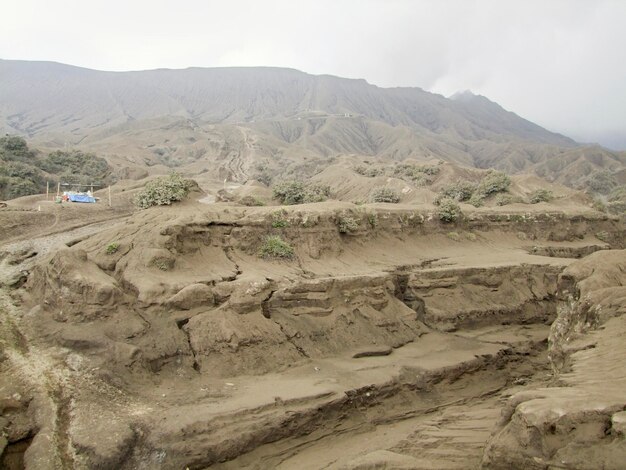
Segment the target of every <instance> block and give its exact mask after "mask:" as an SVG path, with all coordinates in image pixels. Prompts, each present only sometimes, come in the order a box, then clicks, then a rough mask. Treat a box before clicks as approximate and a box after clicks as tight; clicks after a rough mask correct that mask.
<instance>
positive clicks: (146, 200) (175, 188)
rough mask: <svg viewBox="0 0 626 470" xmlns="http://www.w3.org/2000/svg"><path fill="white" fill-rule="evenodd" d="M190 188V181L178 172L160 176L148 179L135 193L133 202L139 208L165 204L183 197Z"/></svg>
mask: <svg viewBox="0 0 626 470" xmlns="http://www.w3.org/2000/svg"><path fill="white" fill-rule="evenodd" d="M190 189H191V181H190V180H187V179H185V178H183V177H182V176H181V175H180V174H179V173H172V174H170V175H169V176H160V177H159V178H156V179H154V180H152V181H149V182H148V183H147V184H146V186H145V187H144V188H143V189H142V190H141V191H140V192H139V194H137V197H136V198H135V204H136V205H137V206H139V207H140V208H141V209H147V208H148V207H152V206H167V205H170V204H171V203H172V202H176V201H182V200H183V199H185V198H186V197H187V195H188V194H189V190H190Z"/></svg>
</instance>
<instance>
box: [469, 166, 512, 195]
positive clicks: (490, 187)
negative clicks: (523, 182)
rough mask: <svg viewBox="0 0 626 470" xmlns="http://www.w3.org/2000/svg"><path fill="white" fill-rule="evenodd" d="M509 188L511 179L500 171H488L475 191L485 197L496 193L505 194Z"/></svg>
mask: <svg viewBox="0 0 626 470" xmlns="http://www.w3.org/2000/svg"><path fill="white" fill-rule="evenodd" d="M509 186H511V178H509V176H508V175H506V174H504V173H502V172H501V171H495V170H489V171H488V172H487V174H486V175H485V177H484V178H483V179H482V181H481V182H480V184H479V185H478V188H477V189H476V191H477V192H478V193H479V194H482V195H483V196H485V197H487V196H490V195H492V194H496V193H503V192H506V191H507V190H508V189H509Z"/></svg>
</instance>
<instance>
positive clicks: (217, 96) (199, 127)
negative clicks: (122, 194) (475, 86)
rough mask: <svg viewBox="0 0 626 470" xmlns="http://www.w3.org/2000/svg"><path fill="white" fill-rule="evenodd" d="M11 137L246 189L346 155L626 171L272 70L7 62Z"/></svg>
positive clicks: (567, 146) (569, 178) (454, 103)
mask: <svg viewBox="0 0 626 470" xmlns="http://www.w3.org/2000/svg"><path fill="white" fill-rule="evenodd" d="M0 129H2V130H3V131H4V132H9V133H18V134H23V135H26V136H28V137H30V138H31V139H33V140H34V141H35V142H36V143H37V144H40V145H42V146H44V147H46V146H47V147H52V148H53V147H59V146H65V145H68V144H69V145H75V146H79V147H81V148H85V149H89V150H95V151H98V152H99V153H102V154H104V155H106V156H108V157H109V159H110V161H112V162H113V163H114V164H116V165H118V166H129V167H133V166H136V167H144V168H145V167H146V166H154V165H157V164H163V165H165V166H168V167H182V168H183V169H187V167H189V168H188V169H189V170H195V171H199V170H202V169H207V168H211V169H219V170H218V171H217V176H220V177H222V176H226V177H228V178H230V179H232V180H237V181H242V180H245V179H247V178H249V177H253V176H254V167H255V166H256V165H258V164H259V162H263V161H266V164H267V165H269V166H270V167H271V168H272V169H273V170H278V169H284V168H285V167H287V166H289V164H293V163H294V162H296V163H301V162H302V161H303V160H304V159H305V158H309V159H318V160H319V161H320V162H321V163H322V164H323V163H324V162H325V161H327V159H328V158H329V157H333V156H336V155H338V154H355V155H362V156H377V157H380V158H392V159H395V160H398V159H404V158H408V157H411V158H416V159H426V158H433V157H436V158H441V159H443V160H446V161H450V162H455V163H459V164H463V165H466V166H475V167H479V168H487V167H495V168H498V169H502V170H505V171H507V172H512V173H515V172H533V171H534V172H536V173H538V174H541V175H542V176H545V177H548V178H550V179H555V180H558V181H559V182H567V183H569V184H572V183H574V182H576V181H577V180H579V179H581V178H582V177H583V176H586V175H587V174H589V173H590V172H592V171H594V170H595V169H599V168H608V169H610V170H615V171H617V170H619V169H620V168H623V167H624V164H625V163H626V154H624V153H619V152H610V151H607V150H605V149H602V148H600V147H583V146H580V145H578V144H577V143H576V142H574V141H573V140H571V139H569V138H567V137H564V136H562V135H559V134H554V133H552V132H549V131H547V130H545V129H543V128H541V127H540V126H537V125H536V124H533V123H531V122H529V121H527V120H525V119H522V118H520V117H519V116H517V115H515V114H514V113H510V112H507V111H506V110H504V109H502V108H501V107H500V106H499V105H497V104H496V103H493V102H491V101H489V100H488V99H487V98H485V97H482V96H476V95H473V94H471V93H469V92H465V93H461V94H457V95H455V96H453V97H452V98H451V99H447V98H444V97H443V96H440V95H436V94H432V93H428V92H426V91H424V90H421V89H419V88H390V89H385V88H379V87H377V86H374V85H370V84H368V83H367V82H366V81H364V80H350V79H344V78H339V77H334V76H328V75H320V76H314V75H309V74H306V73H303V72H299V71H297V70H292V69H281V68H269V67H257V68H217V69H203V68H190V69H185V70H163V69H160V70H151V71H142V72H119V73H117V72H101V71H95V70H88V69H83V68H78V67H72V66H68V65H62V64H57V63H50V62H23V61H7V60H0ZM159 171H163V169H161V170H159Z"/></svg>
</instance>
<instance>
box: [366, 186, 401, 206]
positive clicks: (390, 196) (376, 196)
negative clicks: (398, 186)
mask: <svg viewBox="0 0 626 470" xmlns="http://www.w3.org/2000/svg"><path fill="white" fill-rule="evenodd" d="M370 200H371V201H372V202H391V203H393V204H397V203H398V202H400V194H398V192H397V191H396V190H395V189H393V188H387V187H381V188H376V189H374V190H373V191H372V193H371V195H370Z"/></svg>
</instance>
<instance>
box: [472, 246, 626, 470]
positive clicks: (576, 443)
mask: <svg viewBox="0 0 626 470" xmlns="http://www.w3.org/2000/svg"><path fill="white" fill-rule="evenodd" d="M558 295H559V299H560V302H559V312H558V315H559V316H558V318H557V320H556V321H555V323H554V325H553V327H552V332H551V335H550V348H551V349H550V354H551V359H552V361H553V368H554V370H555V372H557V373H558V372H560V373H561V375H560V379H561V381H562V382H563V383H564V385H565V386H564V387H554V388H542V389H538V390H534V391H526V392H522V393H519V394H516V395H513V397H512V398H511V399H510V401H509V404H508V405H507V407H505V410H504V412H503V417H502V421H501V425H500V429H499V430H498V431H497V432H496V433H495V435H494V436H493V437H492V439H491V441H490V442H489V443H488V445H487V447H486V449H485V453H484V457H483V462H482V468H485V469H508V468H530V469H548V468H577V469H589V470H591V469H596V468H605V469H616V470H617V469H620V468H624V462H626V441H624V438H623V419H624V418H623V413H624V412H623V409H624V390H625V389H626V365H625V364H624V361H623V358H624V354H626V345H624V341H623V338H624V335H626V316H623V315H622V313H624V312H625V311H626V251H624V250H621V251H617V250H616V251H603V252H597V253H594V254H592V255H590V256H589V257H587V258H585V259H583V260H581V261H578V262H575V263H573V264H572V265H570V266H569V267H568V268H567V269H566V270H565V271H564V272H563V274H562V275H561V276H560V278H559V289H558ZM585 333H587V334H585Z"/></svg>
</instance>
